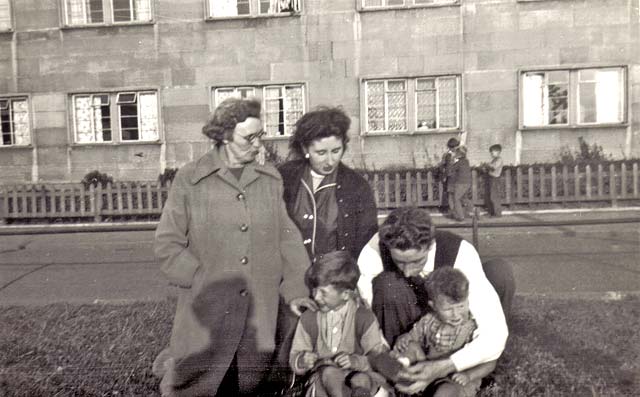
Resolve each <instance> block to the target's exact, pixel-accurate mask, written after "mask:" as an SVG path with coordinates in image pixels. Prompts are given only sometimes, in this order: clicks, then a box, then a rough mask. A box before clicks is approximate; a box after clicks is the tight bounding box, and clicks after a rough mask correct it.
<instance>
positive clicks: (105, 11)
mask: <svg viewBox="0 0 640 397" xmlns="http://www.w3.org/2000/svg"><path fill="white" fill-rule="evenodd" d="M70 1H73V0H59V4H60V7H59V9H60V12H59V14H60V28H61V29H82V28H95V27H103V26H127V25H153V24H155V23H156V18H155V0H145V1H147V2H148V4H149V15H150V19H149V20H144V21H137V20H136V21H116V20H115V8H114V4H113V2H114V0H100V1H101V2H102V16H103V20H102V22H91V23H83V24H72V23H70V22H69V20H68V13H67V8H68V4H69V2H70ZM83 1H84V0H83ZM129 1H130V2H131V1H135V0H129ZM85 17H86V15H85Z"/></svg>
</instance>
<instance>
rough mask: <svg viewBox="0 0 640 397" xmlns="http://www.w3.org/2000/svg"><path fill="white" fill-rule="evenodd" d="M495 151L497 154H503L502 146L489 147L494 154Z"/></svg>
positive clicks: (497, 144)
mask: <svg viewBox="0 0 640 397" xmlns="http://www.w3.org/2000/svg"><path fill="white" fill-rule="evenodd" d="M494 150H495V151H497V152H502V145H500V144H499V143H496V144H495V145H491V146H489V151H490V152H493V151H494Z"/></svg>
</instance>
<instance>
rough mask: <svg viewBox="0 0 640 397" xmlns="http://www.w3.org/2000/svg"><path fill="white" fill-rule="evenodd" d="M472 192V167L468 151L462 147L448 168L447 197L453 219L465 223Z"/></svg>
mask: <svg viewBox="0 0 640 397" xmlns="http://www.w3.org/2000/svg"><path fill="white" fill-rule="evenodd" d="M470 190H471V166H470V165H469V160H467V149H466V148H465V147H464V146H460V147H458V148H457V149H456V151H455V153H454V155H453V161H452V163H451V164H450V165H449V167H447V195H448V197H449V211H450V215H451V217H452V218H453V219H455V220H457V221H463V220H464V218H466V216H467V211H468V209H467V207H468V204H469V200H468V197H467V196H468V194H469V191H470Z"/></svg>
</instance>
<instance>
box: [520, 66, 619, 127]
mask: <svg viewBox="0 0 640 397" xmlns="http://www.w3.org/2000/svg"><path fill="white" fill-rule="evenodd" d="M594 69H618V70H619V71H620V72H621V74H622V76H621V80H622V82H621V90H620V100H621V101H622V104H621V107H620V109H621V113H622V114H621V121H619V122H601V123H599V122H597V121H596V122H580V80H579V74H580V72H581V71H583V70H594ZM558 71H563V72H568V74H569V82H568V90H567V91H568V94H567V95H568V99H567V104H568V105H567V123H566V124H544V125H537V126H528V125H525V124H524V109H525V98H524V77H525V75H526V74H527V73H540V72H544V73H549V72H558ZM629 89H630V87H629V66H628V65H620V64H614V65H611V64H597V65H593V64H584V65H583V64H581V65H570V66H564V67H560V66H558V67H537V68H523V69H519V70H518V128H519V129H520V130H522V131H531V130H555V129H560V130H567V129H569V130H571V129H580V128H609V127H627V126H628V125H629V114H630V111H629V106H630V103H629Z"/></svg>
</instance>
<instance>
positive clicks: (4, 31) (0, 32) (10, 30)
mask: <svg viewBox="0 0 640 397" xmlns="http://www.w3.org/2000/svg"><path fill="white" fill-rule="evenodd" d="M13 32H14V30H13V28H11V29H0V34H3V33H13Z"/></svg>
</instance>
